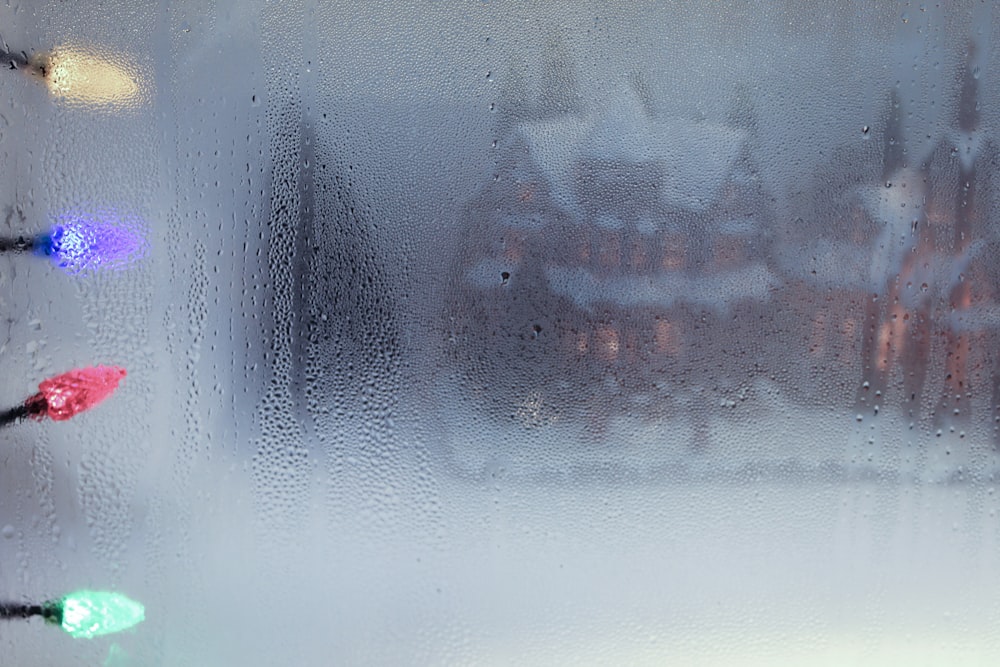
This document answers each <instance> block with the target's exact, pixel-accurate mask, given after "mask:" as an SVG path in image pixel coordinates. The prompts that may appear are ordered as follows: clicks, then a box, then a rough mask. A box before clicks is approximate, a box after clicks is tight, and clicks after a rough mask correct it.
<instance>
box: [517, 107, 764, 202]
mask: <svg viewBox="0 0 1000 667" xmlns="http://www.w3.org/2000/svg"><path fill="white" fill-rule="evenodd" d="M516 132H517V134H518V135H519V136H520V137H521V138H522V139H523V140H524V142H525V143H526V145H527V147H528V153H529V155H530V157H531V159H532V160H533V161H534V162H535V163H536V164H537V165H538V167H539V168H540V170H541V172H542V173H543V174H544V176H545V178H546V179H547V180H548V182H549V184H550V186H551V188H552V196H553V198H554V199H555V200H556V201H557V202H559V203H560V204H562V205H564V206H566V207H571V208H572V207H575V206H576V205H578V204H579V202H578V201H577V200H576V195H575V194H574V187H573V165H574V164H576V163H577V162H579V161H587V160H609V161H611V160H613V161H617V162H633V163H636V164H640V163H648V162H655V163H659V164H661V165H662V166H663V170H664V173H665V174H666V179H665V182H664V184H663V187H662V188H661V192H660V199H661V201H662V202H663V204H664V206H666V207H668V208H673V209H685V210H694V211H697V210H702V209H705V208H707V207H708V206H709V205H711V203H712V202H713V201H714V200H715V199H716V197H717V193H718V190H719V188H720V187H721V186H722V184H723V183H724V182H725V179H726V177H727V176H728V175H729V173H730V171H731V170H732V167H733V164H734V162H735V161H736V159H737V157H738V155H739V151H740V147H741V146H742V145H743V142H744V141H745V140H746V132H745V131H744V130H741V129H737V128H734V127H730V126H727V125H721V124H717V123H708V122H695V121H691V120H687V119H683V118H667V119H658V118H653V117H651V116H650V115H649V114H648V113H646V111H645V110H644V109H643V106H642V104H641V103H640V101H639V99H638V97H637V96H636V95H635V93H634V92H632V91H629V92H628V93H626V94H623V95H622V96H621V97H619V98H617V99H616V101H615V102H614V103H613V104H610V105H608V106H606V107H605V108H604V109H602V110H600V111H597V112H591V113H587V114H566V115H563V116H560V117H558V118H550V119H544V120H539V121H528V122H525V123H523V124H521V125H520V126H518V128H517V131H516Z"/></svg>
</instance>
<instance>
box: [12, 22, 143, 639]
mask: <svg viewBox="0 0 1000 667" xmlns="http://www.w3.org/2000/svg"><path fill="white" fill-rule="evenodd" d="M0 43H2V49H0V67H6V68H7V69H10V70H16V71H20V72H21V73H22V74H23V75H25V76H26V77H28V78H30V79H32V80H35V81H37V82H40V83H41V84H42V85H43V86H44V87H45V89H46V90H47V92H48V93H49V95H50V96H51V98H52V99H53V100H54V101H55V102H57V103H60V104H64V105H67V106H74V107H80V108H84V109H87V110H91V111H121V110H127V109H134V108H137V107H139V106H140V105H142V104H143V103H144V102H145V101H147V100H148V99H149V94H148V93H149V86H148V85H147V80H148V77H143V75H142V72H141V71H140V68H139V67H137V66H136V65H135V64H134V62H132V61H131V60H130V59H128V58H126V57H125V56H124V54H121V53H113V52H109V51H105V50H102V49H100V48H95V47H89V46H73V45H69V46H60V47H57V48H55V49H52V50H50V51H45V52H38V53H33V54H30V55H29V54H28V53H27V52H25V51H13V50H11V49H9V48H8V47H7V44H6V42H4V41H3V40H2V38H0ZM143 228H144V225H143V224H141V223H138V224H137V221H136V220H134V219H127V218H126V219H123V218H121V217H120V216H117V215H114V214H106V213H99V214H86V213H67V214H64V215H61V216H59V217H58V219H57V220H56V221H55V224H54V225H52V226H51V228H50V229H49V230H48V231H46V232H44V233H40V234H34V235H31V234H28V235H23V236H13V237H0V253H15V254H16V253H24V254H29V253H30V254H33V255H35V256H37V257H45V258H48V259H49V260H50V261H51V262H52V263H53V264H55V265H56V266H57V267H59V268H60V269H62V270H64V271H66V272H67V273H70V274H78V273H83V272H87V271H90V270H94V269H107V268H113V269H114V268H124V267H126V266H129V265H131V264H132V263H133V262H134V261H135V260H137V259H139V258H141V257H142V256H144V254H145V250H146V241H145V237H144V235H143V234H142V233H141V230H142V229H143ZM125 375H126V371H125V369H124V368H121V367H119V366H92V367H87V368H80V369H76V370H72V371H69V372H67V373H63V374H61V375H57V376H55V377H52V378H49V379H47V380H44V381H42V382H41V383H40V384H39V385H38V392H37V393H35V394H33V395H31V396H29V397H28V398H27V399H26V400H25V401H24V402H23V403H22V404H21V405H18V406H16V407H14V408H11V409H9V410H7V411H4V412H0V426H6V425H9V424H13V423H14V422H17V421H19V420H22V419H24V418H28V417H30V418H32V419H35V420H39V421H41V420H43V419H46V418H48V419H52V420H54V421H64V420H67V419H71V418H72V417H74V416H75V415H77V414H79V413H81V412H83V411H85V410H89V409H91V408H93V407H95V406H96V405H98V404H100V403H101V402H103V401H105V400H106V399H107V398H108V397H110V396H111V394H112V393H114V391H115V390H116V389H117V388H118V385H119V383H120V382H121V380H122V379H123V378H124V377H125ZM34 616H39V617H41V618H43V619H44V620H45V621H46V622H47V623H50V624H54V625H58V626H60V627H61V628H62V629H63V630H64V631H66V632H67V633H69V634H70V635H71V636H73V637H85V638H90V637H97V636H100V635H105V634H110V633H114V632H119V631H122V630H125V629H128V628H131V627H132V626H134V625H135V624H137V623H139V622H141V621H143V620H144V618H145V608H144V607H143V605H142V604H140V603H138V602H136V601H134V600H131V599H129V598H128V597H126V596H124V595H121V594H119V593H114V592H106V591H93V590H80V591H76V592H74V593H70V594H68V595H65V596H63V597H61V598H58V599H54V600H48V601H46V602H42V603H40V604H39V603H22V602H3V601H0V619H27V618H31V617H34Z"/></svg>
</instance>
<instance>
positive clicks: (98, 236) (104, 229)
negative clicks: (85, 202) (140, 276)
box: [34, 214, 146, 273]
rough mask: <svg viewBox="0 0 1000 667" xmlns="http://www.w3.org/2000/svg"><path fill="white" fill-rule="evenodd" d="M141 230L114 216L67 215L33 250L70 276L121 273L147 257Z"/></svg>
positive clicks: (61, 218)
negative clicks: (116, 271) (99, 271)
mask: <svg viewBox="0 0 1000 667" xmlns="http://www.w3.org/2000/svg"><path fill="white" fill-rule="evenodd" d="M138 227H139V225H137V224H134V223H133V224H131V225H130V224H126V223H125V222H123V221H122V220H120V219H117V218H115V217H113V216H104V217H99V218H98V217H85V216H83V215H79V214H67V215H64V216H61V217H60V219H59V223H58V224H56V225H54V226H53V227H52V230H51V231H50V232H49V234H47V235H43V236H40V237H38V238H37V239H35V243H34V247H35V251H36V252H37V253H39V254H43V255H48V256H49V257H51V258H52V261H53V262H54V263H55V265H56V266H58V267H59V268H61V269H63V270H64V271H66V272H67V273H81V272H85V271H90V270H94V269H122V268H125V267H127V266H129V265H130V264H132V263H133V262H135V261H136V260H138V259H139V258H141V257H142V256H143V255H145V251H146V242H145V239H144V238H143V236H142V235H141V233H140V232H139V229H138Z"/></svg>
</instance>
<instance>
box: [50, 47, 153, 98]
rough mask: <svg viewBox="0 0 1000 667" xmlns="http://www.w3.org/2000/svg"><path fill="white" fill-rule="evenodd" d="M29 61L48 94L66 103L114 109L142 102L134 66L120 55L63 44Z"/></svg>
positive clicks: (143, 93) (139, 79)
mask: <svg viewBox="0 0 1000 667" xmlns="http://www.w3.org/2000/svg"><path fill="white" fill-rule="evenodd" d="M31 64H32V70H33V72H34V73H35V74H38V75H40V76H41V77H42V79H43V80H44V82H45V85H46V87H48V89H49V92H50V93H51V94H52V96H53V97H55V98H56V99H58V100H60V101H62V102H65V103H67V104H70V105H74V106H77V105H78V106H84V107H90V108H94V109H113V110H118V109H128V108H135V107H138V106H140V105H141V104H142V103H143V102H144V101H145V97H146V95H145V90H144V88H145V86H143V85H142V81H143V79H142V77H141V76H140V75H139V71H138V67H136V66H135V65H133V64H132V63H130V62H128V61H126V60H125V59H123V58H121V57H115V56H106V55H103V54H99V53H97V52H96V51H95V50H94V49H87V48H83V47H78V46H63V47H59V48H57V49H54V50H52V51H50V52H49V53H47V54H41V55H39V56H36V57H35V58H33V59H32V63H31Z"/></svg>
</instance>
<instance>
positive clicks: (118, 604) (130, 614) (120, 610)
mask: <svg viewBox="0 0 1000 667" xmlns="http://www.w3.org/2000/svg"><path fill="white" fill-rule="evenodd" d="M46 606H47V607H48V609H47V613H46V616H47V617H48V618H50V619H51V620H52V621H53V622H56V623H59V624H60V625H62V629H63V630H65V631H66V632H68V633H69V634H70V635H72V636H73V637H87V638H88V639H89V638H90V637H97V636H99V635H107V634H111V633H112V632H121V631H122V630H127V629H128V628H131V627H132V626H133V625H135V624H136V623H140V622H142V621H143V620H144V619H145V618H146V608H145V607H143V606H142V605H141V604H139V603H138V602H136V601H135V600H130V599H129V598H127V597H125V596H124V595H121V594H119V593H108V592H105V591H76V592H75V593H70V594H69V595H66V596H64V597H62V598H60V599H59V600H58V601H55V602H50V603H48V605H46Z"/></svg>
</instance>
